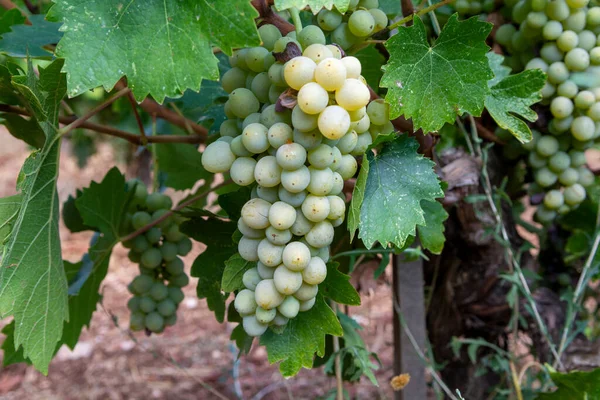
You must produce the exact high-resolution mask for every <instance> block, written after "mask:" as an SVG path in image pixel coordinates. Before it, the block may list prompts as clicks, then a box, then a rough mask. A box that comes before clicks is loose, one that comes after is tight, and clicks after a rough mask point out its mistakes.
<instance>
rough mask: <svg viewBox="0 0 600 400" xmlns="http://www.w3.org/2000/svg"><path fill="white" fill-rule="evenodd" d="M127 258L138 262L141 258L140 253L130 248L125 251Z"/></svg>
mask: <svg viewBox="0 0 600 400" xmlns="http://www.w3.org/2000/svg"><path fill="white" fill-rule="evenodd" d="M127 258H129V261H131V262H133V263H136V264H138V263H139V262H140V261H141V259H142V255H141V253H138V252H137V251H135V250H131V251H129V252H128V253H127Z"/></svg>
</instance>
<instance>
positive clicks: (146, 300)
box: [140, 296, 156, 313]
mask: <svg viewBox="0 0 600 400" xmlns="http://www.w3.org/2000/svg"><path fill="white" fill-rule="evenodd" d="M155 308H156V302H155V301H154V300H152V299H151V298H150V297H148V296H143V297H141V298H140V310H142V311H143V312H145V313H150V312H152V311H154V309H155Z"/></svg>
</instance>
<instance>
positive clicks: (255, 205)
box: [242, 199, 271, 229]
mask: <svg viewBox="0 0 600 400" xmlns="http://www.w3.org/2000/svg"><path fill="white" fill-rule="evenodd" d="M270 207H271V203H269V202H267V201H264V200H263V199H251V200H249V201H247V202H246V204H244V206H243V207H242V219H243V220H244V223H245V224H246V225H247V226H248V227H250V228H252V229H265V228H267V227H268V226H269V218H268V215H269V208H270Z"/></svg>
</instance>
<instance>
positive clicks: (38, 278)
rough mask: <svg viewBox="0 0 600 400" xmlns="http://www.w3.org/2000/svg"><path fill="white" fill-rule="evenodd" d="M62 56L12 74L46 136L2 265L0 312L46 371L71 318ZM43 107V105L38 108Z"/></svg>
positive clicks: (32, 163) (28, 173) (25, 174)
mask: <svg viewBox="0 0 600 400" xmlns="http://www.w3.org/2000/svg"><path fill="white" fill-rule="evenodd" d="M62 66H63V62H62V60H60V59H59V60H56V61H54V62H53V63H52V64H50V65H48V66H47V67H46V68H40V69H39V74H40V76H39V79H38V78H37V77H36V75H35V73H34V70H33V67H32V65H31V63H29V69H28V70H29V72H28V75H27V76H16V77H13V86H14V87H15V88H16V89H17V90H18V91H19V92H21V93H26V94H27V95H26V96H24V97H23V98H24V99H26V100H28V101H29V100H31V101H34V102H36V107H33V109H34V111H36V114H35V116H36V117H37V118H38V119H40V118H44V120H43V121H42V122H41V123H40V125H41V126H42V129H43V130H44V133H45V134H46V143H45V144H44V147H43V148H42V150H40V151H35V152H33V153H32V155H31V156H30V157H29V158H28V159H27V160H26V161H25V164H24V165H23V168H22V169H21V173H20V175H19V179H18V184H17V188H18V189H19V191H20V192H21V195H22V203H21V206H20V209H19V213H18V215H17V218H16V219H15V222H14V224H13V228H12V232H11V233H10V236H9V238H8V241H7V243H6V246H5V248H4V254H3V256H2V261H1V263H0V315H1V316H2V317H5V316H8V315H12V316H14V319H15V331H14V332H15V334H14V345H15V348H18V347H19V346H23V356H24V357H27V358H29V359H30V360H31V361H32V362H33V364H34V365H35V366H36V368H38V369H39V370H40V371H42V372H43V373H47V372H48V364H49V363H50V360H51V359H52V356H53V354H54V349H55V347H56V343H57V342H58V341H59V339H60V338H61V336H62V331H63V322H64V321H65V320H68V318H69V311H68V303H67V301H68V299H67V280H66V277H65V272H64V268H63V260H62V256H61V248H60V236H59V232H58V220H59V204H58V195H57V193H56V180H57V178H58V160H59V156H60V153H59V149H60V136H58V135H57V127H58V107H59V104H60V101H61V99H62V98H63V96H64V94H65V92H66V76H65V75H64V74H62V73H61V72H60V70H61V68H62ZM38 107H39V109H38Z"/></svg>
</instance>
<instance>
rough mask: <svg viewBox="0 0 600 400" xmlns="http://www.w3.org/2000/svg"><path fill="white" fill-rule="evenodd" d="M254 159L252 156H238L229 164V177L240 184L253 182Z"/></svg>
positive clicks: (244, 184)
mask: <svg viewBox="0 0 600 400" xmlns="http://www.w3.org/2000/svg"><path fill="white" fill-rule="evenodd" d="M255 167H256V160H255V159H254V158H252V157H239V158H238V159H236V160H235V161H234V162H233V164H232V165H231V171H229V174H230V175H231V179H232V180H233V181H234V182H235V183H237V184H238V185H240V186H248V185H251V184H252V183H254V168H255Z"/></svg>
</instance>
